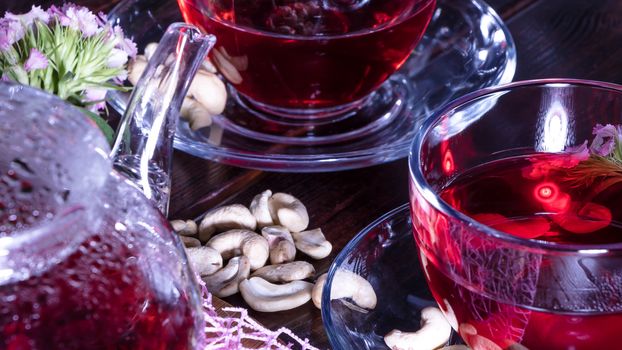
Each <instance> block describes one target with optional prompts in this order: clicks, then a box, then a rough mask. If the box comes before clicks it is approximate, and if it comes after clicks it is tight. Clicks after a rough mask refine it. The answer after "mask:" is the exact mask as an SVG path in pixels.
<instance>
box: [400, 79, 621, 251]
mask: <svg viewBox="0 0 622 350" xmlns="http://www.w3.org/2000/svg"><path fill="white" fill-rule="evenodd" d="M555 86H557V87H562V86H576V87H580V86H581V87H588V88H599V89H606V90H611V91H614V92H616V93H618V94H620V95H621V96H622V85H619V84H615V83H609V82H604V81H597V80H588V79H574V78H546V79H531V80H521V81H515V82H512V83H508V84H503V85H498V86H494V87H490V88H484V89H481V90H478V91H474V92H472V93H469V94H466V95H463V96H461V97H459V98H457V99H455V100H453V101H452V102H450V103H448V104H447V105H445V107H443V108H442V109H439V110H438V111H437V112H436V113H434V114H433V115H432V116H430V117H429V118H428V119H427V120H426V121H425V122H424V123H423V125H422V126H421V129H420V130H419V132H417V133H416V134H415V138H414V139H413V142H412V144H411V147H410V152H409V154H408V170H409V175H410V176H409V177H410V179H411V180H412V181H413V183H414V185H415V186H416V187H417V191H419V192H420V194H421V197H423V199H424V200H425V201H426V202H427V203H428V204H429V205H430V206H432V207H433V208H434V209H436V210H438V211H440V212H441V213H443V214H445V215H448V216H450V217H453V218H456V219H458V220H459V221H460V222H462V223H466V224H468V225H469V226H471V227H474V228H475V229H476V231H477V232H478V234H483V235H486V236H489V237H492V238H494V239H499V240H502V241H505V242H508V243H510V244H517V245H521V246H524V247H527V248H530V249H538V250H542V251H548V252H557V253H562V254H563V253H573V254H577V253H578V254H584V255H591V256H603V255H604V256H607V255H612V254H613V253H614V252H622V242H619V243H606V244H599V245H587V244H568V243H552V242H546V241H540V240H534V239H526V238H520V237H516V236H512V235H510V234H508V233H505V232H503V231H499V230H496V229H494V228H492V227H489V226H487V225H485V224H482V223H480V222H479V221H477V220H475V219H473V218H471V217H470V216H468V215H466V214H463V213H462V212H460V211H459V210H457V209H455V208H454V207H452V206H451V205H449V204H448V203H447V202H445V201H444V200H443V199H441V198H440V197H439V196H438V195H437V193H436V191H435V190H434V189H433V188H432V187H431V186H430V184H429V183H428V181H427V180H426V179H425V176H424V174H423V172H422V170H421V165H422V164H421V160H420V158H419V154H420V153H421V148H422V146H423V143H424V141H425V140H426V138H427V136H428V135H429V134H430V132H431V130H432V129H433V128H434V127H435V126H436V125H438V123H439V122H440V121H441V118H442V117H443V116H445V115H447V114H448V113H449V112H451V111H454V110H457V109H460V108H461V107H463V106H466V105H468V104H470V103H471V102H473V101H475V100H477V99H479V98H482V97H485V96H490V95H493V94H496V93H499V92H504V91H506V92H509V91H512V90H515V89H517V88H525V87H555Z"/></svg>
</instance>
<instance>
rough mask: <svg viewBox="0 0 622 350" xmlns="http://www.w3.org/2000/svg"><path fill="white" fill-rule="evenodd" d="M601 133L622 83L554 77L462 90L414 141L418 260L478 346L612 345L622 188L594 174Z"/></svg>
mask: <svg viewBox="0 0 622 350" xmlns="http://www.w3.org/2000/svg"><path fill="white" fill-rule="evenodd" d="M599 124H600V125H601V126H606V125H608V124H610V125H612V127H613V126H615V125H619V124H622V87H620V86H618V85H614V84H608V83H601V82H590V81H579V80H560V79H551V80H541V81H526V82H518V83H514V84H509V85H506V86H501V87H497V88H493V89H486V90H482V91H479V92H476V93H473V94H470V95H467V96H465V97H463V98H460V99H458V100H456V101H454V102H453V103H451V104H450V105H449V106H447V107H446V108H444V109H443V110H442V111H440V112H439V113H437V114H436V115H435V117H434V118H432V119H431V120H430V121H429V122H427V123H426V125H425V126H424V128H423V129H422V131H421V132H420V133H419V134H418V135H417V137H416V139H415V141H414V144H413V146H412V152H411V155H410V162H409V163H410V180H411V181H410V195H411V213H412V219H413V225H414V235H415V239H416V241H417V243H418V246H419V253H420V260H421V264H422V266H423V268H424V271H425V273H426V278H427V280H428V283H429V286H430V289H431V291H432V293H433V295H434V297H435V299H436V301H437V302H438V305H439V307H440V308H441V309H442V310H443V312H444V313H445V315H446V316H447V319H448V321H449V322H450V323H451V324H452V327H453V328H454V329H455V330H456V331H457V332H458V333H459V334H460V335H461V336H462V338H463V339H464V341H465V342H466V343H467V344H468V345H469V346H471V347H472V348H473V349H475V350H480V349H530V350H534V349H547V350H551V349H599V348H615V347H616V344H617V342H618V341H619V326H620V324H622V288H621V287H620V286H621V281H622V236H621V235H620V234H622V230H621V228H622V225H621V221H622V212H621V211H620V209H619V206H618V205H617V204H616V203H619V200H620V198H621V196H622V187H621V186H620V182H619V181H616V180H615V176H619V175H616V174H613V172H612V173H606V172H605V173H603V174H602V175H597V174H593V173H590V172H586V169H591V170H595V169H597V168H596V167H594V166H593V165H592V163H590V162H593V161H594V160H595V159H596V162H598V161H599V158H597V157H595V156H590V155H589V154H587V153H586V152H588V149H587V145H588V143H586V141H589V140H592V139H593V138H594V135H592V134H593V132H595V131H596V130H598V128H599V126H598V125H599ZM595 127H597V129H596V130H595V129H594V128H595ZM596 146H599V145H596ZM592 147H593V144H592ZM593 151H594V150H592V152H593ZM588 157H590V158H588ZM585 162H588V163H585ZM586 166H587V167H588V168H586ZM618 166H619V165H618ZM614 168H615V166H613V168H610V169H614ZM581 175H584V176H581ZM590 176H594V178H595V179H596V180H594V179H592V180H593V181H592V180H590V179H591V178H590ZM612 176H613V178H612Z"/></svg>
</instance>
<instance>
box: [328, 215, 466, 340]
mask: <svg viewBox="0 0 622 350" xmlns="http://www.w3.org/2000/svg"><path fill="white" fill-rule="evenodd" d="M337 269H345V270H348V271H352V272H354V273H356V274H358V275H359V276H362V277H363V278H365V279H366V280H367V281H369V282H370V283H371V285H372V286H373V288H374V291H375V292H376V297H377V300H378V302H377V304H376V308H375V309H374V310H371V311H365V310H363V309H360V308H357V307H355V306H353V304H352V303H351V302H350V301H349V300H347V299H335V300H330V296H329V295H330V290H331V288H332V283H333V277H334V275H335V271H337ZM427 306H436V302H435V301H434V299H433V298H432V294H431V293H430V290H429V289H428V286H427V282H426V279H425V276H424V272H423V270H422V269H421V265H420V264H419V258H418V257H417V246H416V243H415V239H414V238H413V233H412V225H411V221H410V210H409V206H408V204H404V205H402V206H400V207H398V208H396V209H394V210H392V211H390V212H389V213H387V214H385V215H384V216H382V217H381V218H379V219H378V220H376V221H374V222H373V223H371V224H370V225H369V226H367V227H366V228H364V229H363V230H362V231H361V232H359V233H358V234H357V235H356V236H355V237H354V238H353V239H352V240H351V241H350V242H349V243H348V244H347V245H346V246H345V247H344V248H343V250H342V251H341V252H340V253H339V254H338V255H337V257H336V258H335V260H334V261H333V263H332V265H331V266H330V268H329V270H328V277H327V279H326V284H325V285H324V290H323V293H322V321H323V323H324V328H325V329H326V334H327V335H328V339H329V341H330V344H331V346H332V348H333V349H336V350H339V349H388V347H387V346H386V345H385V343H384V336H385V335H386V334H387V333H389V332H390V331H391V330H393V329H399V330H401V331H410V332H414V331H416V330H418V329H419V328H420V325H419V322H420V312H421V310H422V309H423V308H425V307H427ZM454 344H463V343H462V340H461V339H460V336H459V335H457V334H456V333H455V332H452V335H451V338H450V340H449V342H448V344H447V345H454ZM413 345H416V344H413Z"/></svg>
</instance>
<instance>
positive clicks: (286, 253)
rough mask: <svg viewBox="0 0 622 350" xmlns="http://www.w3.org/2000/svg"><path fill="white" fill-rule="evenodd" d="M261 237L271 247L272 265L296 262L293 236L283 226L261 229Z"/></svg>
mask: <svg viewBox="0 0 622 350" xmlns="http://www.w3.org/2000/svg"><path fill="white" fill-rule="evenodd" d="M261 235H262V236H263V237H264V238H265V239H267V240H268V244H269V245H270V263H271V264H282V263H286V262H290V261H294V258H295V257H296V246H295V245H294V239H293V237H292V234H291V233H289V230H287V229H286V228H285V227H283V226H266V227H264V228H262V229H261Z"/></svg>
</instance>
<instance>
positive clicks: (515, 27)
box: [508, 0, 622, 83]
mask: <svg viewBox="0 0 622 350" xmlns="http://www.w3.org/2000/svg"><path fill="white" fill-rule="evenodd" d="M621 23H622V2H619V1H616V0H608V1H589V0H577V1H572V2H569V1H564V0H547V1H541V2H540V3H539V4H538V6H536V7H530V8H528V9H527V10H526V11H524V12H522V13H520V14H519V15H517V16H515V17H513V18H512V19H510V20H509V21H508V24H509V28H510V31H511V32H512V35H513V36H514V39H515V40H516V44H517V50H518V69H517V74H516V79H533V78H545V77H571V78H587V79H595V80H604V81H611V82H618V83H619V82H622V69H620V64H619V59H617V58H616V57H620V53H622V46H620V45H619V42H620V39H621V38H622V25H621Z"/></svg>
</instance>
